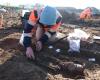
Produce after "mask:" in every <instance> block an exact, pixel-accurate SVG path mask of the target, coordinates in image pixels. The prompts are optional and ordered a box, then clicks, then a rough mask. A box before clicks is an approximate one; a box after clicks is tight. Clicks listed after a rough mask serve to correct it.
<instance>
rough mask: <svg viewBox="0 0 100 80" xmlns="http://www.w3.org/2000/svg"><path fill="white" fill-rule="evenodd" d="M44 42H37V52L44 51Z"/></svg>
mask: <svg viewBox="0 0 100 80" xmlns="http://www.w3.org/2000/svg"><path fill="white" fill-rule="evenodd" d="M42 46H43V45H42V42H41V41H37V43H36V50H37V51H40V50H42Z"/></svg>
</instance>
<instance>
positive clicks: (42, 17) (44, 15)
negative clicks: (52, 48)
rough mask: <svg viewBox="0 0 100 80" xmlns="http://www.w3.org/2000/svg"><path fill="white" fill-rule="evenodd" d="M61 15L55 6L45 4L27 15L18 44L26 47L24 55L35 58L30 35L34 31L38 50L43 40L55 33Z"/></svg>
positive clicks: (40, 48)
mask: <svg viewBox="0 0 100 80" xmlns="http://www.w3.org/2000/svg"><path fill="white" fill-rule="evenodd" d="M61 19H62V17H61V15H60V13H59V12H58V11H57V9H56V8H54V7H50V6H46V7H45V8H43V9H41V10H40V9H35V10H33V11H32V12H31V14H30V15H29V20H28V21H27V23H26V24H25V26H24V30H23V33H22V36H21V38H20V44H22V45H23V46H24V47H25V49H26V56H27V57H28V58H30V59H31V58H33V59H35V56H34V51H33V50H32V47H31V45H32V41H31V39H32V35H33V32H34V31H35V33H36V35H35V37H36V50H37V51H40V50H42V48H43V45H44V43H45V42H47V41H48V39H49V38H51V37H52V36H53V35H55V34H56V30H57V28H58V27H59V26H60V24H61Z"/></svg>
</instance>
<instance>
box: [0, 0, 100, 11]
mask: <svg viewBox="0 0 100 80" xmlns="http://www.w3.org/2000/svg"><path fill="white" fill-rule="evenodd" d="M7 2H8V3H10V5H12V6H18V5H22V4H33V5H34V4H35V3H40V4H44V5H51V6H61V7H75V8H82V9H83V8H86V7H96V8H99V9H100V0H0V4H6V3H7Z"/></svg>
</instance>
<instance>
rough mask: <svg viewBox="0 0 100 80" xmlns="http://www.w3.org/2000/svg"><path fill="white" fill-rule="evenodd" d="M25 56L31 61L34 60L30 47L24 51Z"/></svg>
mask: <svg viewBox="0 0 100 80" xmlns="http://www.w3.org/2000/svg"><path fill="white" fill-rule="evenodd" d="M26 56H27V57H28V58H29V59H33V60H34V59H35V56H34V52H33V50H32V48H31V47H27V49H26Z"/></svg>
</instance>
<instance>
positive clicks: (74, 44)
mask: <svg viewBox="0 0 100 80" xmlns="http://www.w3.org/2000/svg"><path fill="white" fill-rule="evenodd" d="M70 51H71V52H73V51H76V52H80V39H77V40H74V39H73V40H72V39H70V40H69V50H68V52H70Z"/></svg>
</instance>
